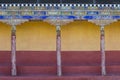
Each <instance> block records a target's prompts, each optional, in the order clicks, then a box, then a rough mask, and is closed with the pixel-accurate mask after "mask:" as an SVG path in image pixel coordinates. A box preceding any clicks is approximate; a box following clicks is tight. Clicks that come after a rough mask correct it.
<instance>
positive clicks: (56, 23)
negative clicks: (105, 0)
mask: <svg viewBox="0 0 120 80" xmlns="http://www.w3.org/2000/svg"><path fill="white" fill-rule="evenodd" d="M0 21H1V22H3V23H7V24H9V25H12V26H16V25H19V24H22V23H24V22H27V21H29V20H27V19H10V20H5V19H4V20H0ZM44 21H45V22H47V23H50V24H51V25H54V26H62V25H66V24H68V23H70V22H73V21H74V20H73V19H57V18H56V19H45V20H44ZM116 21H117V20H88V22H92V23H94V24H96V25H99V26H105V25H109V24H110V23H113V22H116Z"/></svg>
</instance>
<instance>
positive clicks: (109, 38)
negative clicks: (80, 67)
mask: <svg viewBox="0 0 120 80" xmlns="http://www.w3.org/2000/svg"><path fill="white" fill-rule="evenodd" d="M105 49H106V50H120V21H118V22H115V23H112V24H111V25H108V26H106V27H105Z"/></svg>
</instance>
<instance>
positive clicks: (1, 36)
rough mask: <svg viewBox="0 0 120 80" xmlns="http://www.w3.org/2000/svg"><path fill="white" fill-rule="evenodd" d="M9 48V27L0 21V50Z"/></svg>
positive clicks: (8, 49)
mask: <svg viewBox="0 0 120 80" xmlns="http://www.w3.org/2000/svg"><path fill="white" fill-rule="evenodd" d="M10 50H11V27H10V26H9V25H7V24H5V23H1V22H0V51H10Z"/></svg>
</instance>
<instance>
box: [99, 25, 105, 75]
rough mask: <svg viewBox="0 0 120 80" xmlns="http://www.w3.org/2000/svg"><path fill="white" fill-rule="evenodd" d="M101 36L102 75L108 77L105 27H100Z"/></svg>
mask: <svg viewBox="0 0 120 80" xmlns="http://www.w3.org/2000/svg"><path fill="white" fill-rule="evenodd" d="M100 28H101V30H100V32H101V36H100V39H101V40H100V48H101V49H100V51H101V73H102V75H106V66H105V65H106V64H105V61H106V60H105V35H104V26H101V27H100Z"/></svg>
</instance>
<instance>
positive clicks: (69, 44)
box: [61, 21, 100, 51]
mask: <svg viewBox="0 0 120 80" xmlns="http://www.w3.org/2000/svg"><path fill="white" fill-rule="evenodd" d="M99 29H100V28H99V27H98V26H96V25H95V24H92V23H88V22H87V21H75V22H72V23H70V24H68V25H66V26H63V27H62V31H61V34H62V40H61V41H62V50H63V51H98V50H100V31H99Z"/></svg>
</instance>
